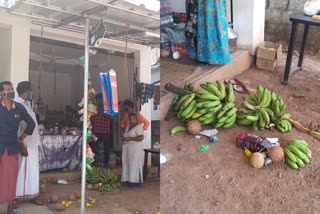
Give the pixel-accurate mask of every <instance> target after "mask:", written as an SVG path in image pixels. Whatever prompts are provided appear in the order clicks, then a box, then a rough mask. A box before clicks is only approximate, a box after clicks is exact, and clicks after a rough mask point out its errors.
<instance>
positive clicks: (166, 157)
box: [160, 152, 172, 164]
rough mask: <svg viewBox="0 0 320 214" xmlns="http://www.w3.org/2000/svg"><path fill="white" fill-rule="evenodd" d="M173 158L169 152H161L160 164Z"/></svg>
mask: <svg viewBox="0 0 320 214" xmlns="http://www.w3.org/2000/svg"><path fill="white" fill-rule="evenodd" d="M171 158H172V154H171V153H169V152H160V164H164V163H167V162H168V161H170V160H171Z"/></svg>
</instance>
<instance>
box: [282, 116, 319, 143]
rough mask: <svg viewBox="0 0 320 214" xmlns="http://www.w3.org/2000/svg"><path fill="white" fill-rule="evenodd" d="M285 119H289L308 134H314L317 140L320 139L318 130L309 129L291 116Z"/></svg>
mask: <svg viewBox="0 0 320 214" xmlns="http://www.w3.org/2000/svg"><path fill="white" fill-rule="evenodd" d="M284 119H286V120H288V121H289V122H290V123H291V124H292V125H293V126H294V127H295V128H296V129H298V130H299V131H302V132H304V133H307V134H309V135H311V136H313V137H314V138H316V139H317V140H320V132H316V131H314V130H311V129H308V128H306V127H304V126H303V125H301V123H299V122H298V121H296V120H293V119H291V118H284Z"/></svg>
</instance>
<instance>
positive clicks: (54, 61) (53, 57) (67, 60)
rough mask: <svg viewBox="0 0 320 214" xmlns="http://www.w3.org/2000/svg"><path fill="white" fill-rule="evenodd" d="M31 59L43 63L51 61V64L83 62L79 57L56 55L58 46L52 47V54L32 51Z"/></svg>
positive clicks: (77, 63) (76, 63)
mask: <svg viewBox="0 0 320 214" xmlns="http://www.w3.org/2000/svg"><path fill="white" fill-rule="evenodd" d="M30 59H31V60H34V61H38V62H42V63H50V64H68V65H80V64H81V62H80V61H79V59H78V58H74V57H73V58H66V57H59V56H57V55H56V48H52V49H51V55H46V54H42V53H41V54H38V53H33V52H30Z"/></svg>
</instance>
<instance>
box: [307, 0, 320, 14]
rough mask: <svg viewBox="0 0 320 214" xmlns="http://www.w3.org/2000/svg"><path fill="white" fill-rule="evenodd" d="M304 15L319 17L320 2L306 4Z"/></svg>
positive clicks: (312, 1) (314, 1) (310, 0)
mask: <svg viewBox="0 0 320 214" xmlns="http://www.w3.org/2000/svg"><path fill="white" fill-rule="evenodd" d="M303 11H304V13H305V14H306V15H307V16H313V15H317V14H318V13H319V12H320V0H309V1H307V2H306V3H305V4H304V8H303Z"/></svg>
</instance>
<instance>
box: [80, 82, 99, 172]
mask: <svg viewBox="0 0 320 214" xmlns="http://www.w3.org/2000/svg"><path fill="white" fill-rule="evenodd" d="M95 95H96V91H95V89H94V88H93V87H92V83H91V81H90V80H89V82H88V112H87V115H88V117H87V136H84V137H86V139H87V142H96V141H97V140H98V138H97V137H96V136H95V135H94V134H93V133H92V125H91V119H90V118H91V117H92V116H93V115H96V114H97V106H96V99H95ZM78 105H79V107H80V108H81V109H80V110H79V111H78V113H79V115H82V116H81V118H80V120H81V121H83V113H84V109H83V108H82V107H83V105H84V99H83V98H82V100H81V102H80V103H79V104H78ZM86 158H87V161H86V169H87V171H91V170H92V167H91V164H92V163H93V162H94V153H93V152H92V149H91V147H90V146H89V144H88V143H87V149H86ZM80 164H81V163H80Z"/></svg>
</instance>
